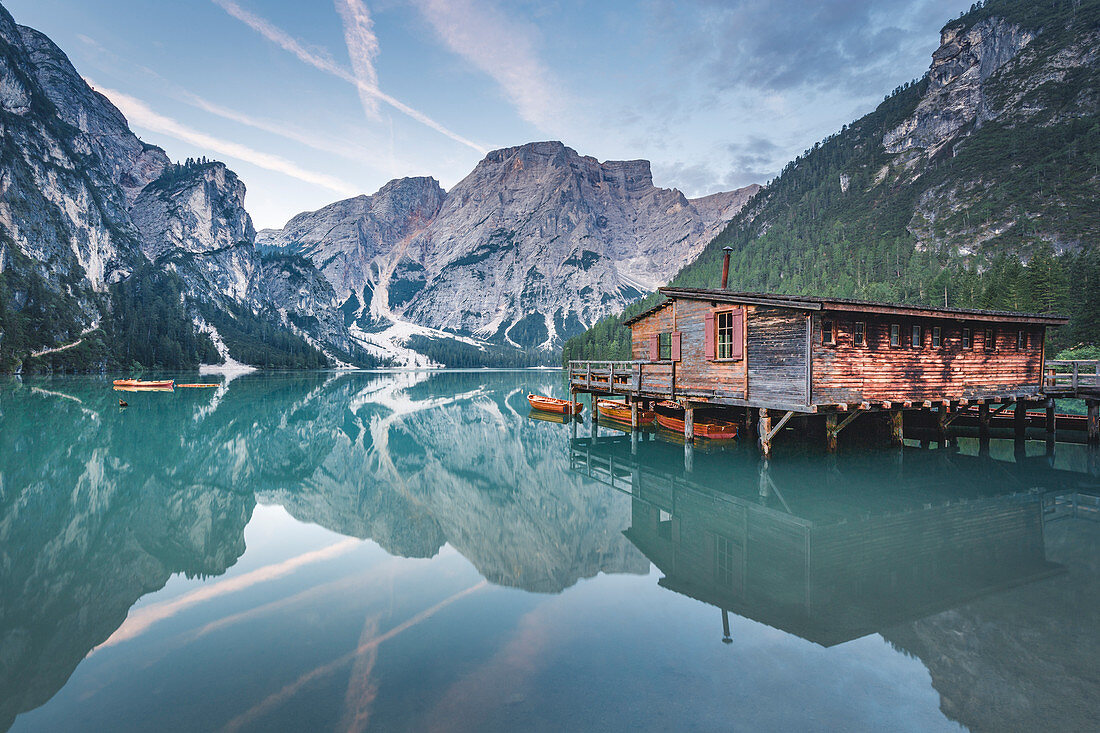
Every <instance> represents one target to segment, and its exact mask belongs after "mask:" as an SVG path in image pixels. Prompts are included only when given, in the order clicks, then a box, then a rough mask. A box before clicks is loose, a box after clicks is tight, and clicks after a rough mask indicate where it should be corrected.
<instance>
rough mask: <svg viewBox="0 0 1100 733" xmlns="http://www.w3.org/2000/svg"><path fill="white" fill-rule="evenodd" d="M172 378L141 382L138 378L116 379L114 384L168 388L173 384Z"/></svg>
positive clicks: (117, 385) (119, 385)
mask: <svg viewBox="0 0 1100 733" xmlns="http://www.w3.org/2000/svg"><path fill="white" fill-rule="evenodd" d="M175 383H176V382H175V380H174V379H163V380H160V381H156V382H143V381H142V380H140V379H116V380H115V381H114V385H115V386H116V387H156V388H165V387H167V388H169V389H171V387H172V385H173V384H175Z"/></svg>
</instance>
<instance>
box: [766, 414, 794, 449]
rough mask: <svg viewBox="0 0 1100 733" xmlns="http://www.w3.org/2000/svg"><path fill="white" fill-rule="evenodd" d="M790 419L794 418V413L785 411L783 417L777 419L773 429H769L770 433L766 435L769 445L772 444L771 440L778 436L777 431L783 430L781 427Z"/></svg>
mask: <svg viewBox="0 0 1100 733" xmlns="http://www.w3.org/2000/svg"><path fill="white" fill-rule="evenodd" d="M792 417H794V411H793V410H787V412H786V414H784V415H783V417H781V418H779V422H778V423H776V425H775V427H774V428H772V429H771V432H770V433H768V438H767V440H768V442H769V443H770V442H772V438H774V437H775V436H776V435H778V434H779V431H780V430H782V429H783V426H784V425H786V424H787V421H788V420H790V419H791V418H792Z"/></svg>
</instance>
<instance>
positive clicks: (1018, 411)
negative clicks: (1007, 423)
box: [1012, 400, 1027, 440]
mask: <svg viewBox="0 0 1100 733" xmlns="http://www.w3.org/2000/svg"><path fill="white" fill-rule="evenodd" d="M1012 418H1013V424H1012V427H1013V429H1014V430H1015V438H1016V440H1023V439H1024V437H1025V430H1026V428H1027V400H1016V407H1015V412H1014V413H1013V416H1012Z"/></svg>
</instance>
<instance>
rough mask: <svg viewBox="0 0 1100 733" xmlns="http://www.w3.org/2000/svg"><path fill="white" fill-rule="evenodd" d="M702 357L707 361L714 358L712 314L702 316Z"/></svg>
mask: <svg viewBox="0 0 1100 733" xmlns="http://www.w3.org/2000/svg"><path fill="white" fill-rule="evenodd" d="M703 324H704V326H705V328H704V329H703V332H704V333H703V355H704V357H706V358H707V359H713V358H714V314H713V313H706V314H704V315H703Z"/></svg>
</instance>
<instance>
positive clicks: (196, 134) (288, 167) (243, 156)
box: [86, 80, 358, 196]
mask: <svg viewBox="0 0 1100 733" xmlns="http://www.w3.org/2000/svg"><path fill="white" fill-rule="evenodd" d="M86 81H87V82H88V85H89V86H91V87H92V88H93V89H95V90H96V91H98V92H100V93H101V94H104V95H106V96H107V98H108V99H110V100H111V103H112V104H114V105H115V106H116V107H118V108H119V110H121V111H122V114H123V115H125V116H126V119H127V120H129V121H130V122H131V123H133V124H135V125H137V126H139V127H144V128H145V129H147V130H152V131H154V132H159V133H161V134H162V135H168V136H169V137H174V138H176V139H177V140H182V141H184V142H187V143H191V144H192V145H195V146H196V147H200V148H205V149H207V150H210V151H212V152H215V153H219V154H221V155H225V156H227V157H230V158H236V159H237V160H243V161H245V162H246V163H251V164H252V165H255V166H258V167H260V168H266V169H267V170H269V171H275V172H277V173H282V174H284V175H287V176H290V177H291V178H297V179H298V180H299V181H305V182H306V183H312V184H314V185H317V186H323V187H325V188H327V189H329V190H332V191H335V192H336V193H338V194H340V195H342V196H354V195H355V194H356V193H357V192H358V189H357V188H356V187H355V186H353V185H351V184H350V183H347V182H346V181H341V180H340V179H339V178H336V177H334V176H330V175H328V174H327V173H318V172H316V171H311V170H307V169H305V168H302V167H301V166H299V165H297V164H296V163H292V162H291V161H289V160H287V159H286V158H281V157H279V156H278V155H272V154H270V153H263V152H260V151H259V150H254V149H253V148H250V147H247V146H245V145H241V144H240V143H235V142H232V141H231V140H223V139H221V138H217V137H214V136H213V135H208V134H206V133H205V132H201V131H199V130H196V129H194V128H191V127H188V126H187V125H185V124H183V123H182V122H179V121H178V120H174V119H172V118H171V117H165V116H164V115H162V114H159V113H158V112H155V111H153V110H152V109H151V108H150V107H149V105H147V104H145V102H143V101H141V100H140V99H137V98H135V97H131V96H130V95H128V94H124V93H122V92H120V91H117V90H114V89H105V88H104V87H96V86H95V85H94V84H93V83H92V81H91V80H86Z"/></svg>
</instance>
